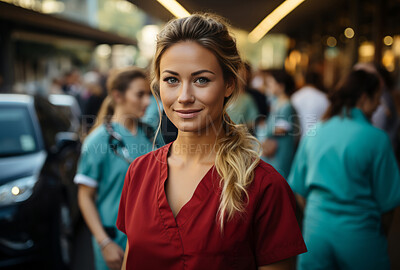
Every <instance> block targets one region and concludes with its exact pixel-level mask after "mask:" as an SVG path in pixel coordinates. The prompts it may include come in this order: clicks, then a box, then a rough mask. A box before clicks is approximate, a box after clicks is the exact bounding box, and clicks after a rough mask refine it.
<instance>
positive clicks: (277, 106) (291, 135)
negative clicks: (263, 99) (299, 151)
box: [256, 100, 299, 178]
mask: <svg viewBox="0 0 400 270" xmlns="http://www.w3.org/2000/svg"><path fill="white" fill-rule="evenodd" d="M270 104H271V112H270V114H269V116H268V118H267V120H266V123H265V125H264V126H262V127H261V128H258V129H257V131H256V137H257V139H258V140H260V141H261V142H263V141H264V140H266V139H272V140H275V141H277V143H278V148H277V150H276V153H275V155H274V156H273V157H271V158H268V157H266V156H262V157H261V159H262V160H264V161H265V162H267V163H269V164H271V165H272V166H273V167H274V168H275V169H276V170H277V171H278V172H279V173H280V174H281V175H282V176H283V177H285V178H286V177H287V176H288V175H289V171H290V167H291V165H292V160H293V156H294V153H295V150H296V144H297V140H298V138H299V130H298V127H299V124H298V119H297V116H296V111H295V109H294V108H293V106H292V104H291V103H290V101H286V102H284V103H278V101H277V100H270ZM277 126H279V127H283V128H285V129H286V130H287V133H286V134H285V135H278V136H277V135H274V133H275V128H276V127H277Z"/></svg>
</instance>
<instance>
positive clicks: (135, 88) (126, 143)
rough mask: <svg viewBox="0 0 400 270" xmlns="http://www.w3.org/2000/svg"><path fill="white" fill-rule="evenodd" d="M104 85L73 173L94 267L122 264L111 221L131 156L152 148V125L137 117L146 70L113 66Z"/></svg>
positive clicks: (121, 242) (120, 239) (146, 96)
mask: <svg viewBox="0 0 400 270" xmlns="http://www.w3.org/2000/svg"><path fill="white" fill-rule="evenodd" d="M107 89H108V96H107V98H106V99H105V100H104V102H103V104H102V107H101V109H100V112H99V115H98V121H97V124H96V125H95V126H94V127H93V130H92V132H91V133H90V134H89V136H88V137H87V138H86V139H85V141H84V144H83V146H82V154H81V158H80V161H79V166H78V171H77V174H76V176H75V179H74V182H75V183H76V184H79V187H78V202H79V207H80V209H81V212H82V215H83V217H84V220H85V222H86V224H87V225H88V227H89V230H90V231H91V233H92V243H93V251H94V258H95V266H96V269H97V270H100V269H120V268H121V265H122V259H123V255H124V250H123V249H124V247H125V244H126V237H125V235H124V234H123V233H121V232H119V231H118V230H117V229H116V227H115V222H116V220H117V212H118V203H119V199H120V195H121V191H122V187H123V184H124V176H125V173H126V171H127V170H128V167H129V164H130V163H131V162H132V161H133V160H135V159H136V158H137V157H139V156H141V155H143V154H146V153H147V152H149V151H151V150H152V145H153V144H152V143H153V137H154V136H153V132H152V129H151V128H150V127H149V126H147V125H145V124H143V123H141V122H140V121H139V119H140V118H141V117H142V116H143V115H144V113H145V110H146V108H147V106H148V105H149V103H150V88H149V83H148V81H147V78H146V75H145V73H144V72H143V71H142V70H140V69H137V68H126V69H122V70H117V71H114V72H113V73H112V74H111V75H110V76H109V78H108V80H107ZM159 144H162V142H161V141H159Z"/></svg>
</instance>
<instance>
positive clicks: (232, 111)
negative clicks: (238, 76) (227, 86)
mask: <svg viewBox="0 0 400 270" xmlns="http://www.w3.org/2000/svg"><path fill="white" fill-rule="evenodd" d="M226 111H227V113H228V115H229V117H230V118H231V119H232V121H233V122H234V123H235V124H252V123H254V121H255V120H256V118H257V116H258V114H259V112H258V109H257V104H256V103H255V101H254V100H253V98H252V97H251V95H250V94H248V93H243V94H241V95H240V96H239V97H238V99H237V100H236V101H235V102H234V103H233V104H232V105H231V106H229V107H228V108H227V110H226Z"/></svg>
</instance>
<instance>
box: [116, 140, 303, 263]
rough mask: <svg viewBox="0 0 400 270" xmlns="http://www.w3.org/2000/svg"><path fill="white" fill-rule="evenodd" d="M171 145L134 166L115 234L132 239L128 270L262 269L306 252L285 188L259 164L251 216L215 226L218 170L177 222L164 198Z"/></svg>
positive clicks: (248, 211)
mask: <svg viewBox="0 0 400 270" xmlns="http://www.w3.org/2000/svg"><path fill="white" fill-rule="evenodd" d="M171 144H172V143H169V144H167V145H165V146H164V147H162V148H159V149H158V150H156V151H153V152H150V153H148V154H146V155H144V156H141V157H139V158H136V159H135V161H134V162H133V163H132V164H131V166H130V167H129V170H128V172H127V174H126V178H125V184H124V188H123V191H122V195H121V202H120V206H119V212H118V219H117V227H118V229H119V230H121V231H122V232H124V233H125V234H126V235H127V236H128V241H129V253H128V258H127V269H135V270H144V269H149V270H154V269H168V270H178V269H179V270H182V269H190V270H204V269H207V270H212V269H218V270H221V269H222V270H225V269H246V270H247V269H257V266H263V265H267V264H271V263H274V262H277V261H280V260H283V259H287V258H289V257H292V256H295V255H297V254H300V253H303V252H306V246H305V244H304V241H303V237H302V235H301V232H300V229H299V226H298V224H297V221H296V217H295V213H294V209H295V200H294V196H293V193H292V191H291V189H290V187H289V186H288V184H287V183H286V180H285V179H284V178H283V177H282V176H281V175H280V174H279V173H278V172H277V171H276V170H275V169H274V168H273V167H272V166H270V165H268V164H267V163H265V162H263V161H260V163H259V165H258V166H257V168H256V169H255V175H254V181H253V182H252V184H251V185H250V187H249V188H248V193H249V202H248V205H247V206H246V212H245V213H244V214H242V215H236V217H235V218H234V219H233V220H231V221H229V222H226V223H225V226H224V233H223V235H222V234H221V232H220V225H219V223H218V222H217V211H218V206H219V199H220V194H221V188H220V187H219V180H220V176H219V175H218V173H217V171H216V170H215V167H214V166H213V167H212V168H210V170H209V171H208V172H207V173H206V175H205V176H204V178H203V179H202V180H201V181H200V183H199V184H198V186H197V188H196V190H195V192H194V194H193V196H192V198H191V199H190V200H189V201H188V202H187V203H186V204H185V205H184V206H183V207H182V208H181V210H180V211H179V213H178V214H177V216H176V218H174V216H173V213H172V211H171V208H170V207H169V204H168V201H167V197H166V195H165V189H164V187H165V181H166V180H167V177H168V164H167V156H168V150H169V149H170V147H171Z"/></svg>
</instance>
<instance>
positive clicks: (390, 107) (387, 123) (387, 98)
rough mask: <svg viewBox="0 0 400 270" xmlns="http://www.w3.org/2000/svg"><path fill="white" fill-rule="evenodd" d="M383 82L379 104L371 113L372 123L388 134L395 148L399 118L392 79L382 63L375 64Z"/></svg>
mask: <svg viewBox="0 0 400 270" xmlns="http://www.w3.org/2000/svg"><path fill="white" fill-rule="evenodd" d="M375 68H376V71H377V72H378V74H379V75H380V77H381V79H382V82H383V91H382V97H381V104H380V105H379V106H378V108H377V110H376V111H375V113H374V114H373V115H372V124H373V125H374V126H376V127H378V128H380V129H383V130H384V131H386V132H387V134H388V135H389V138H390V141H391V142H392V145H393V147H394V148H395V149H397V147H398V145H399V141H398V140H399V138H398V133H399V127H400V119H399V115H398V113H397V108H396V104H395V101H394V98H393V90H394V81H393V78H392V77H391V75H390V73H389V72H388V71H387V69H386V68H385V67H383V66H382V65H376V66H375Z"/></svg>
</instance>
